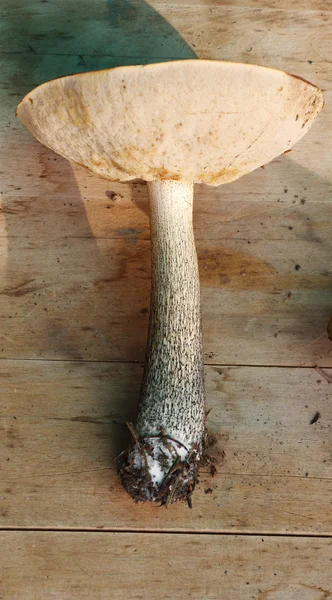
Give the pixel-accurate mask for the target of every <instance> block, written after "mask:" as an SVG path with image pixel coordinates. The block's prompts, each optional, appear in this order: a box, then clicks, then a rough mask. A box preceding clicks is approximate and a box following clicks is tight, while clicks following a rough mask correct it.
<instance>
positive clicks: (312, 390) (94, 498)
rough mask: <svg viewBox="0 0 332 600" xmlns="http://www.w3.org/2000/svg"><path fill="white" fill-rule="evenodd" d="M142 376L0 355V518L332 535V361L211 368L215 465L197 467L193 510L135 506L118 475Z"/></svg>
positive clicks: (22, 522) (109, 367)
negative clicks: (321, 367)
mask: <svg viewBox="0 0 332 600" xmlns="http://www.w3.org/2000/svg"><path fill="white" fill-rule="evenodd" d="M141 376H142V366H141V365H133V364H109V363H108V364H107V363H82V362H60V361H55V362H47V361H17V360H15V361H6V360H2V361H0V380H1V387H0V405H1V407H2V409H1V416H0V427H1V435H0V461H1V482H0V523H1V526H2V527H13V528H23V527H28V528H36V527H42V528H55V529H58V528H81V529H82V528H97V529H98V528H100V529H106V530H107V529H120V530H121V529H130V530H131V529H133V530H142V529H145V530H150V531H151V530H158V531H163V530H170V531H184V532H185V531H213V532H232V531H235V532H247V533H252V532H261V533H269V532H275V533H280V532H281V533H285V532H293V533H294V532H297V533H302V534H303V533H304V534H305V533H310V534H329V535H331V534H332V511H331V492H332V461H331V450H332V446H331V427H332V403H331V402H330V400H331V389H332V388H331V383H329V381H328V380H327V378H328V376H331V371H327V372H325V373H323V374H322V373H320V372H317V371H316V370H314V369H294V368H293V369H285V368H284V369H277V368H270V369H264V368H248V367H242V368H240V367H237V368H234V367H231V368H225V367H208V368H207V369H206V387H207V399H208V408H210V409H211V412H210V414H209V426H210V429H211V431H212V432H213V433H214V434H215V435H216V439H217V443H216V445H215V446H214V447H213V448H212V449H211V452H213V453H214V454H215V455H216V456H217V457H218V460H219V466H218V473H217V475H216V476H215V477H212V476H211V474H210V472H209V469H208V468H204V469H203V470H202V474H201V481H200V485H199V487H198V489H197V491H196V492H195V496H194V498H193V509H192V510H190V509H189V508H188V507H186V506H184V505H180V506H173V507H170V508H169V509H161V508H158V506H142V505H141V506H137V505H135V504H133V502H132V500H131V499H130V498H129V497H128V496H127V495H126V493H125V492H124V490H123V489H122V488H121V485H120V483H119V479H118V476H117V473H116V465H115V461H114V459H115V457H116V456H117V455H118V454H119V453H120V452H121V451H122V450H123V449H124V448H125V447H126V444H127V442H128V440H129V434H128V431H127V428H126V426H125V422H126V421H127V420H133V419H134V418H135V407H136V402H137V397H138V391H139V384H140V378H141ZM316 413H319V418H318V419H317V421H316V422H315V423H313V424H310V421H311V420H312V418H313V417H314V415H315V414H316ZM316 416H317V415H316Z"/></svg>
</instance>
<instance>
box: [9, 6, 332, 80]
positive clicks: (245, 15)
mask: <svg viewBox="0 0 332 600" xmlns="http://www.w3.org/2000/svg"><path fill="white" fill-rule="evenodd" d="M43 4H44V6H43ZM248 4H249V6H248ZM266 4H267V6H266V5H265V6H264V5H263V6H262V5H261V4H260V5H259V6H257V4H254V3H253V1H251V2H247V1H246V0H244V2H238V3H234V4H232V3H230V2H218V1H217V2H197V1H194V2H190V1H189V2H180V3H179V2H174V3H173V2H167V3H165V2H151V1H150V2H149V3H148V2H146V1H145V0H144V1H143V0H130V1H126V2H125V3H123V2H119V1H111V2H109V3H102V2H97V3H96V2H95V3H89V2H79V1H78V0H75V1H74V2H71V3H66V2H65V0H62V1H60V2H57V3H56V4H54V3H50V2H46V3H42V4H41V3H40V2H38V1H37V0H34V1H32V2H30V3H29V4H28V5H26V6H24V7H23V6H22V3H21V2H20V1H19V0H16V1H14V2H12V3H11V5H10V7H6V10H5V12H4V14H3V16H2V23H3V25H2V36H1V44H0V48H1V50H2V52H8V50H9V49H10V51H12V52H26V51H30V52H32V53H35V54H37V55H40V54H43V53H46V54H76V55H82V56H83V57H84V56H88V55H94V56H96V55H97V56H98V55H102V56H105V55H109V56H116V57H123V56H124V57H127V56H132V57H145V58H148V57H149V58H151V57H155V58H156V57H158V58H160V59H163V58H189V57H193V56H194V55H195V54H196V55H197V56H199V58H207V57H208V58H217V57H218V58H224V59H226V58H227V59H234V54H235V53H236V55H237V59H242V58H244V60H245V61H247V60H249V62H255V61H257V60H258V62H259V61H261V60H263V59H264V60H266V59H267V57H268V56H270V53H271V50H272V51H273V53H275V50H276V48H278V49H280V48H282V52H281V53H280V50H279V52H278V54H277V55H275V57H274V60H276V61H277V63H278V64H276V65H275V66H278V65H280V64H282V62H283V61H284V57H290V56H292V57H293V59H295V58H296V59H297V60H298V61H299V62H300V63H302V62H303V63H304V62H307V61H308V60H312V61H313V62H315V61H317V60H318V61H321V60H329V58H330V46H329V38H330V19H329V14H328V11H329V8H330V6H329V4H328V2H326V0H325V2H323V0H316V2H311V3H310V4H309V2H308V0H302V2H299V3H295V2H294V3H292V4H291V3H289V2H287V4H286V3H285V2H283V3H278V4H276V3H275V4H274V6H273V4H272V1H269V0H268V1H267V2H266ZM271 4H272V7H271ZM285 9H286V10H285ZM308 9H309V10H308ZM322 9H323V12H322ZM324 9H325V10H326V11H327V12H324ZM318 31H319V36H318V35H317V33H318ZM143 32H144V35H142V33H143ZM13 33H15V35H13ZM129 37H130V44H128V38H129ZM294 40H296V43H294ZM308 51H310V55H308ZM279 54H281V55H280V56H278V55H279ZM84 60H85V59H84ZM312 72H313V73H314V72H315V71H314V68H312Z"/></svg>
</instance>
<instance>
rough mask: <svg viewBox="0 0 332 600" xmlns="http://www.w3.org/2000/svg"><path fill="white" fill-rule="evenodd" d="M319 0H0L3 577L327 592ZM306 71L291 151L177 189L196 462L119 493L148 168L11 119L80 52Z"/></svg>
mask: <svg viewBox="0 0 332 600" xmlns="http://www.w3.org/2000/svg"><path fill="white" fill-rule="evenodd" d="M331 13H332V3H331V2H329V1H328V0H298V1H297V2H294V1H292V0H280V1H279V2H277V1H276V0H264V1H262V2H257V1H255V0H237V1H235V2H228V3H227V2H225V1H222V0H173V1H172V2H165V1H152V0H149V1H147V0H144V1H143V0H126V1H125V0H108V1H107V0H89V1H88V0H71V1H70V2H69V1H68V0H57V1H54V2H53V1H51V0H41V1H39V0H30V2H26V3H25V2H23V1H22V0H11V2H10V4H9V3H7V2H4V1H3V0H2V2H0V20H1V23H2V33H1V37H0V54H1V79H0V122H1V149H0V153H1V165H0V168H1V183H0V325H1V327H0V384H1V385H0V468H1V478H0V526H1V532H0V569H1V568H3V574H2V578H1V577H0V598H1V599H2V600H21V599H23V598H24V600H30V599H31V600H38V599H42V600H46V599H47V600H48V599H50V598H52V599H53V598H54V599H56V600H67V599H68V600H81V599H82V598H86V599H89V600H90V599H91V600H92V599H93V600H94V599H96V600H99V599H104V598H105V600H106V599H109V598H111V599H112V600H113V599H114V600H117V599H118V598H119V599H120V598H121V599H122V598H128V599H129V600H133V599H138V598H144V599H145V600H154V599H155V598H160V600H164V599H168V598H172V599H177V600H182V599H184V598H187V597H188V598H189V597H190V598H191V599H193V600H203V599H204V600H224V599H225V600H242V599H243V600H247V599H250V598H255V599H257V600H323V599H328V598H332V576H331V573H332V563H331V559H332V544H331V537H332V397H331V390H332V341H331V340H329V337H328V333H327V326H328V322H329V319H330V318H331V316H332V242H331V222H332V172H331V169H332V161H331V156H332V135H331V126H332V108H331V98H332V88H331V81H332V67H331V62H332V45H331V35H332V27H331V24H332V14H331ZM195 57H198V58H212V59H220V60H231V61H237V62H246V63H254V64H262V65H266V66H271V67H276V68H281V69H284V70H286V71H289V72H292V73H294V74H297V75H299V76H301V77H303V78H305V79H308V80H310V81H311V82H313V83H314V84H316V85H318V86H320V87H321V88H322V89H323V90H324V95H325V108H324V110H323V112H322V113H321V114H320V115H319V117H318V118H317V120H316V122H315V123H314V125H313V127H312V129H311V130H310V131H309V133H308V134H307V135H306V136H305V137H304V138H303V139H302V140H301V141H300V142H299V143H298V144H297V145H296V146H295V147H294V149H293V150H292V152H290V153H288V154H285V155H283V156H282V157H279V158H278V159H276V160H274V161H273V162H272V163H270V164H269V165H267V166H266V167H265V168H264V169H258V170H257V171H255V172H254V173H252V174H251V175H248V176H246V177H244V178H242V179H240V180H238V181H236V182H234V183H232V184H228V185H225V186H221V187H219V188H212V187H207V186H203V185H197V186H196V189H195V208H194V212H195V214H194V224H195V237H196V242H197V251H198V257H199V267H200V279H201V288H202V314H203V335H204V352H205V364H206V388H207V404H208V408H209V409H211V412H210V413H209V426H210V429H211V431H212V432H213V433H214V434H215V436H216V440H217V442H216V445H215V447H214V452H215V454H216V456H217V458H218V461H219V466H218V472H217V474H216V475H215V476H214V477H212V476H211V473H210V471H209V469H208V468H206V469H205V470H203V473H202V475H201V479H200V485H199V487H198V489H197V491H196V492H195V495H194V496H193V508H192V510H190V509H189V508H188V507H186V506H184V505H180V506H173V507H170V508H168V509H164V508H159V507H157V506H136V505H134V504H133V503H132V501H131V499H130V498H129V497H127V495H126V494H125V492H124V491H123V490H122V488H121V486H120V483H119V480H118V477H117V473H116V464H115V457H116V456H117V455H118V454H119V452H121V451H122V450H123V449H124V448H125V446H126V442H127V440H128V439H129V437H128V436H129V433H128V431H127V428H126V425H125V423H126V421H128V420H133V419H134V418H135V410H136V403H137V397H138V391H139V385H140V379H141V375H142V362H143V359H144V349H145V342H146V336H147V325H148V319H149V291H150V237H149V220H148V204H147V191H146V186H145V185H143V184H140V183H136V184H131V185H129V184H128V185H127V184H126V185H125V184H118V183H117V184H113V183H111V182H107V181H103V180H101V179H97V178H95V177H93V176H92V175H91V176H90V175H89V174H87V173H85V172H83V171H81V170H78V169H76V168H74V167H72V166H71V165H70V164H69V163H68V162H67V161H65V160H64V159H62V158H61V157H59V156H57V155H56V154H54V153H53V152H51V151H50V150H48V149H46V148H45V147H43V146H41V145H40V144H39V143H38V142H37V141H36V140H35V139H34V138H32V137H31V136H30V135H29V133H28V132H27V131H26V130H25V129H24V128H23V126H22V125H21V124H20V123H19V122H18V120H17V119H16V118H15V107H16V105H17V103H18V102H19V100H20V99H21V98H22V96H23V95H24V94H25V93H26V92H28V91H29V90H30V89H32V88H33V87H34V86H36V85H38V84H39V83H42V82H43V81H46V80H48V79H51V78H54V77H58V76H61V75H66V74H69V73H73V72H78V71H88V70H92V69H99V68H107V67H112V66H116V65H120V64H139V63H148V62H159V61H162V60H172V59H179V58H182V59H186V58H195Z"/></svg>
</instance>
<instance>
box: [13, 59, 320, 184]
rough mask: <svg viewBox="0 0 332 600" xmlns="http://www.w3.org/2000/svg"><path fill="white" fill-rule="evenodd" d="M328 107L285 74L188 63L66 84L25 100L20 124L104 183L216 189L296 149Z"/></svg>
mask: <svg viewBox="0 0 332 600" xmlns="http://www.w3.org/2000/svg"><path fill="white" fill-rule="evenodd" d="M323 104H324V100H323V94H322V92H321V90H319V89H318V88H317V87H315V86H314V85H312V84H310V83H308V82H307V81H305V80H303V79H301V78H299V77H296V76H293V75H290V74H289V73H285V72H283V71H278V70H275V69H270V68H266V67H260V66H255V65H247V64H240V63H229V62H219V61H209V60H206V61H205V60H186V61H175V62H169V63H160V64H152V65H144V66H142V65H139V66H129V67H117V68H115V69H107V70H103V71H94V72H90V73H80V74H77V75H70V76H67V77H61V78H60V79H55V80H53V81H49V82H47V83H44V84H42V85H40V86H39V87H37V88H36V89H34V90H33V91H32V92H30V93H29V94H27V96H25V98H24V99H23V100H22V102H21V103H20V104H19V106H18V108H17V116H18V117H19V119H20V120H21V121H22V122H23V123H24V125H25V126H26V127H27V128H28V129H29V130H30V131H31V133H32V134H33V135H34V136H35V137H36V138H37V139H38V140H39V141H40V142H42V143H43V144H44V145H45V146H48V147H49V148H51V149H52V150H54V151H55V152H57V153H58V154H61V155H62V156H64V157H65V158H68V159H69V160H71V161H73V162H74V163H77V164H79V165H81V166H83V167H86V168H88V169H90V170H91V171H93V172H94V173H96V174H97V175H99V176H102V177H105V178H107V179H110V180H113V181H114V180H118V181H129V180H132V179H137V178H139V179H144V180H146V181H152V180H155V179H171V180H180V181H188V182H191V181H194V182H202V183H208V184H211V185H219V184H221V183H226V182H228V181H232V180H234V179H238V178H239V177H241V176H242V175H244V174H246V173H249V172H250V171H252V170H254V169H256V168H257V167H260V166H261V165H264V164H266V163H267V162H269V161H270V160H272V159H273V158H275V157H276V156H278V155H279V154H282V153H283V152H285V151H286V150H288V149H289V148H291V146H293V145H294V144H295V142H297V141H298V140H299V139H300V138H301V137H302V136H303V135H304V134H305V133H306V132H307V131H308V129H309V128H310V126H311V124H312V122H313V120H314V119H315V117H316V116H317V114H318V113H319V111H320V110H321V109H322V108H323Z"/></svg>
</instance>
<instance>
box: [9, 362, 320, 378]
mask: <svg viewBox="0 0 332 600" xmlns="http://www.w3.org/2000/svg"><path fill="white" fill-rule="evenodd" d="M7 361H8V362H9V361H13V362H14V361H18V362H40V363H42V362H46V363H75V364H79V365H80V364H85V363H86V364H94V363H96V364H103V363H105V364H119V365H141V366H144V364H145V363H144V362H143V361H140V360H121V359H117V360H112V359H104V360H88V359H81V360H77V359H72V358H44V357H42V358H15V357H0V364H1V362H7ZM204 366H205V367H221V368H227V367H232V368H237V367H238V368H241V367H248V368H250V369H317V370H318V369H320V370H321V369H328V370H331V366H324V365H287V364H283V365H268V364H267V365H262V364H259V365H258V364H250V363H243V364H242V363H219V362H217V363H214V362H204ZM320 374H321V375H322V377H324V375H323V373H320ZM325 375H327V373H325Z"/></svg>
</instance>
